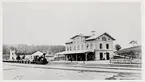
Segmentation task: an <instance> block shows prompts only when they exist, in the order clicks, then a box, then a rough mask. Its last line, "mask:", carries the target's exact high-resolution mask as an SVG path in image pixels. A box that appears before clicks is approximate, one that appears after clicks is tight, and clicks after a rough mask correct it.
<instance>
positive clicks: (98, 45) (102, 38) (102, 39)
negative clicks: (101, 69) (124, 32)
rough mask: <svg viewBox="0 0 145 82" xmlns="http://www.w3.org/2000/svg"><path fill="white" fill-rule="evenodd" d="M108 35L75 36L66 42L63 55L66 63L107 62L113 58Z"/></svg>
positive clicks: (110, 39) (111, 39)
mask: <svg viewBox="0 0 145 82" xmlns="http://www.w3.org/2000/svg"><path fill="white" fill-rule="evenodd" d="M114 40H115V39H114V38H113V37H111V36H110V35H109V34H108V33H103V34H100V35H97V34H95V33H94V34H92V35H83V34H79V35H75V36H73V37H72V38H70V40H69V41H68V42H66V43H65V44H66V46H65V51H64V52H60V53H57V54H63V55H65V59H66V60H68V61H90V60H109V59H110V58H111V57H112V56H113V41H114Z"/></svg>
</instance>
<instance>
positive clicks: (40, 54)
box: [32, 51, 44, 56]
mask: <svg viewBox="0 0 145 82" xmlns="http://www.w3.org/2000/svg"><path fill="white" fill-rule="evenodd" d="M43 54H44V53H43V52H40V51H37V52H35V53H33V54H32V56H42V55H43Z"/></svg>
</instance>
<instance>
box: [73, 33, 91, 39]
mask: <svg viewBox="0 0 145 82" xmlns="http://www.w3.org/2000/svg"><path fill="white" fill-rule="evenodd" d="M77 36H83V37H85V38H88V37H90V36H91V35H86V34H77V35H75V36H73V37H72V38H71V39H73V38H75V37H77Z"/></svg>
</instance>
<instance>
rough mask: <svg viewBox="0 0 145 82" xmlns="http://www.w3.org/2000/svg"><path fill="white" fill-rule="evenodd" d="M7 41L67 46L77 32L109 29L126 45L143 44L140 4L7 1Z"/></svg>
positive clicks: (106, 30)
mask: <svg viewBox="0 0 145 82" xmlns="http://www.w3.org/2000/svg"><path fill="white" fill-rule="evenodd" d="M2 8H3V43H4V44H34V45H65V42H66V41H67V40H69V39H70V38H71V37H73V36H74V35H76V34H80V33H84V34H90V33H91V31H96V33H104V32H107V33H108V34H110V35H111V36H112V37H113V38H115V39H116V40H115V41H114V44H119V45H121V46H122V48H126V47H129V46H131V45H130V44H129V42H130V41H131V40H135V41H137V42H138V44H139V45H140V44H141V7H140V3H137V2H136V3H135V2H134V3H133V2H132V3H131V2H130V3H129V2H128V3H127V2H126V3H121V2H120V3H119V2H118V3H117V2H116V3H115V2H114V3H113V2H110V3H105V2H104V3H103V2H102V3H99V2H47V3H43V2H37V3H36V2H31V3H26V2H21V3H20V2H19V3H18V2H17V3H16V2H11V3H10V2H5V3H3V6H2Z"/></svg>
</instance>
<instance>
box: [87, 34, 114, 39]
mask: <svg viewBox="0 0 145 82" xmlns="http://www.w3.org/2000/svg"><path fill="white" fill-rule="evenodd" d="M104 34H105V35H107V36H108V37H110V38H111V39H112V40H115V39H114V38H113V37H111V36H110V35H109V34H108V33H106V32H105V33H103V34H102V33H98V34H95V35H93V36H91V37H89V38H87V39H86V40H94V39H96V38H98V37H100V36H102V35H104Z"/></svg>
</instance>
